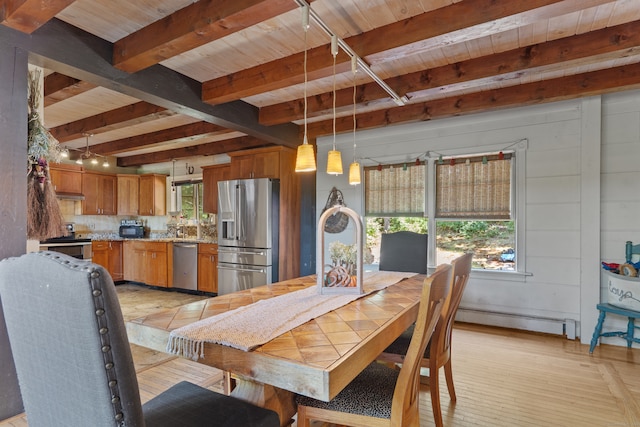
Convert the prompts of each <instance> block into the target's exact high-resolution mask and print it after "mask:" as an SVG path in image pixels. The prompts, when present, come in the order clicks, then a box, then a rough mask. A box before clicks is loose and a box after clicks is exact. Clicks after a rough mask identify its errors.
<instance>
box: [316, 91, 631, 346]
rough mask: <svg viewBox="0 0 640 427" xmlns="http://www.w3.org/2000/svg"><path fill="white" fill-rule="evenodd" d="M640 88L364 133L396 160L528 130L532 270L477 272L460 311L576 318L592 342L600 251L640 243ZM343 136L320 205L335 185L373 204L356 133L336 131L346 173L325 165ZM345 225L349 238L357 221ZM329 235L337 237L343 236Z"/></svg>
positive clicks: (505, 317)
mask: <svg viewBox="0 0 640 427" xmlns="http://www.w3.org/2000/svg"><path fill="white" fill-rule="evenodd" d="M639 95H640V93H639V92H627V93H622V94H612V95H609V96H607V97H604V98H601V97H593V98H587V99H582V100H574V101H565V102H559V103H553V104H545V105H541V106H534V107H525V108H518V109H510V110H505V111H501V112H496V113H490V114H476V115H470V116H465V117H456V118H451V119H446V120H438V121H434V122H421V123H415V124H410V125H402V126H393V127H391V126H390V127H387V128H382V129H374V130H368V131H363V132H358V133H357V136H356V142H357V156H358V157H359V158H361V159H362V158H370V159H374V160H375V161H377V162H381V163H396V162H403V161H415V158H416V156H418V155H423V154H424V153H426V152H427V151H436V152H469V153H473V152H474V151H475V152H479V151H482V150H483V149H487V148H488V147H491V149H492V150H495V147H496V144H497V145H498V146H500V144H504V147H506V146H508V145H509V144H512V143H513V142H515V141H518V140H521V139H527V140H528V149H527V151H526V180H525V181H526V182H525V185H526V200H525V205H526V225H525V232H524V233H523V234H524V236H519V238H520V239H524V243H525V246H526V259H525V265H526V271H527V273H529V274H530V275H528V276H517V277H504V275H503V276H499V275H497V274H493V275H483V274H479V273H474V274H472V277H471V280H470V282H469V284H468V286H467V290H466V291H465V294H464V297H463V300H462V303H461V309H460V311H459V313H458V319H459V320H464V321H471V322H477V323H486V324H497V325H501V326H507V327H514V328H519V329H528V330H536V331H542V332H550V333H558V334H561V333H563V326H566V328H567V334H568V336H572V335H573V334H574V333H575V334H576V335H577V336H580V338H581V341H582V342H583V343H588V342H589V341H590V339H591V334H592V332H593V327H594V326H595V322H596V319H597V310H596V309H595V305H596V303H597V302H599V288H600V281H599V280H600V278H599V273H600V261H601V260H607V261H616V262H620V261H622V260H623V259H624V242H625V241H626V240H634V241H637V242H639V243H640V226H639V225H638V221H637V219H636V218H637V216H638V215H637V214H638V212H639V211H640V190H639V189H638V188H637V186H635V185H634V184H635V183H636V182H640V143H639V141H640V96H639ZM601 128H602V138H601V135H600V133H601V131H600V129H601ZM332 141H333V138H323V139H319V140H318V155H317V156H318V173H317V205H318V215H319V214H320V213H321V211H322V207H323V206H324V204H325V202H326V199H327V195H328V193H329V190H330V189H331V187H332V186H334V185H335V186H336V187H337V188H339V189H340V190H341V191H342V192H343V193H344V195H345V200H346V203H347V205H348V206H349V207H351V208H353V209H355V210H357V211H358V212H360V213H362V212H363V196H362V186H356V187H352V186H350V185H349V184H348V181H347V174H346V171H347V169H348V165H349V163H350V162H351V159H352V153H353V139H352V135H351V134H344V135H338V137H337V139H336V142H337V146H338V149H339V150H341V151H342V153H343V163H344V165H343V166H344V168H345V174H343V175H341V176H338V177H335V176H329V175H327V174H326V173H324V170H325V168H326V156H327V151H328V150H329V149H330V148H331V147H330V146H331V143H332ZM601 146H602V150H601V149H600V148H601ZM601 153H602V161H600V155H601ZM375 161H372V160H366V159H362V160H361V163H363V164H365V165H369V166H371V165H375V164H376V163H375ZM601 164H602V174H600V165H601ZM600 185H602V202H601V200H600ZM600 212H602V224H603V225H602V227H600ZM347 233H351V234H347ZM343 234H345V235H347V237H346V238H345V240H348V239H349V238H350V236H351V235H352V234H353V231H352V230H351V231H350V230H347V231H345V232H344V233H343ZM325 239H326V242H325V245H327V244H328V243H329V242H330V241H331V240H335V239H340V240H342V239H343V236H342V235H326V237H325ZM600 240H602V245H601V244H600ZM601 247H602V253H603V256H602V257H601V256H600V252H601V249H600V248H601ZM621 322H622V321H621ZM616 323H617V322H611V323H610V324H611V325H612V326H619V325H617V324H616ZM622 323H624V322H622ZM608 325H609V323H608ZM610 342H611V343H612V344H619V345H621V344H623V343H624V341H622V340H619V339H618V340H610Z"/></svg>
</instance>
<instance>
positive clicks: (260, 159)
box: [229, 146, 300, 280]
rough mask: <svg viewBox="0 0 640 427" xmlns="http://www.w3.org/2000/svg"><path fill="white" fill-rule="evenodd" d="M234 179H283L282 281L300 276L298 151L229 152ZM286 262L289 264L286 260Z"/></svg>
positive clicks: (281, 221) (279, 276) (269, 149)
mask: <svg viewBox="0 0 640 427" xmlns="http://www.w3.org/2000/svg"><path fill="white" fill-rule="evenodd" d="M229 157H231V175H230V176H231V177H230V179H237V178H273V179H279V180H280V213H279V215H280V224H279V229H278V232H279V251H278V257H279V259H280V263H279V267H278V279H279V280H287V279H292V278H294V277H298V276H299V273H300V177H299V176H298V175H297V174H296V173H295V172H294V169H295V163H296V151H295V150H294V149H292V148H289V147H284V146H274V147H264V148H255V149H251V150H243V151H235V152H232V153H229ZM285 260H286V261H285Z"/></svg>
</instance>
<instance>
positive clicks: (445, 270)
mask: <svg viewBox="0 0 640 427" xmlns="http://www.w3.org/2000/svg"><path fill="white" fill-rule="evenodd" d="M450 287H451V266H450V265H449V264H444V265H442V266H439V267H438V269H437V270H436V271H435V272H434V273H433V274H432V275H431V276H430V277H429V278H427V279H426V280H425V286H424V287H423V290H422V295H421V298H420V308H419V310H418V317H417V320H416V327H415V331H414V334H413V336H412V339H411V344H410V346H409V350H408V352H407V356H406V358H405V360H404V362H405V363H404V364H403V365H402V369H400V371H397V370H396V369H393V368H390V367H388V366H386V365H383V364H380V363H376V362H373V363H371V364H370V365H369V366H368V367H367V368H365V370H364V371H362V372H361V373H360V374H359V375H358V376H357V377H356V378H355V379H354V380H353V381H352V382H351V383H349V384H348V385H347V386H346V387H345V388H344V389H343V390H342V391H341V392H340V393H338V395H337V396H336V397H335V398H333V399H332V400H331V401H330V402H323V401H320V400H316V399H312V398H310V397H306V396H297V397H296V402H297V403H298V426H299V427H309V426H310V420H319V421H324V422H327V423H336V424H341V425H349V426H354V427H371V426H373V425H375V426H389V427H391V426H419V425H420V411H419V402H420V398H419V392H420V359H421V358H422V354H423V353H424V349H425V348H426V346H427V342H428V341H429V339H430V338H431V334H432V333H433V330H434V328H435V326H436V323H437V322H438V320H439V319H440V317H441V313H442V311H443V307H444V304H445V299H446V298H447V296H448V295H449V293H450V292H449V289H450Z"/></svg>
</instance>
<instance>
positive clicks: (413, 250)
mask: <svg viewBox="0 0 640 427" xmlns="http://www.w3.org/2000/svg"><path fill="white" fill-rule="evenodd" d="M379 269H380V270H381V271H382V270H385V271H407V272H412V273H418V274H426V273H427V234H420V233H414V232H412V231H397V232H395V233H383V234H382V236H380V266H379Z"/></svg>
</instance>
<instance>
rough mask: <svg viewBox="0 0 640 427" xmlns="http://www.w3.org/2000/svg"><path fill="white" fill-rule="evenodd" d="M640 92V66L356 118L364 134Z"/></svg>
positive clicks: (327, 131)
mask: <svg viewBox="0 0 640 427" xmlns="http://www.w3.org/2000/svg"><path fill="white" fill-rule="evenodd" d="M638 88H640V64H631V65H623V66H620V67H616V68H609V69H605V70H600V71H592V72H589V73H583V74H576V75H573V76H568V77H561V78H556V79H550V80H543V81H539V82H534V83H527V84H523V85H519V86H514V87H507V88H502V89H495V90H488V91H484V92H477V93H472V94H468V95H461V96H453V97H449V98H443V99H437V100H433V101H429V102H424V103H418V104H411V105H405V106H403V107H396V108H392V109H386V110H379V111H372V112H367V113H363V114H359V115H357V116H356V126H357V129H360V130H362V129H373V128H379V127H384V126H391V125H395V124H399V123H411V122H418V121H426V120H435V119H441V118H446V117H453V116H462V115H466V114H471V113H477V112H486V111H494V110H498V109H503V108H514V107H522V106H526V105H534V104H542V103H549V102H556V101H563V100H566V99H574V98H581V97H586V96H593V95H601V94H605V93H611V92H619V91H623V90H633V89H638ZM352 130H353V117H341V118H338V119H337V120H336V132H339V133H342V132H349V131H352ZM307 132H308V134H310V135H313V137H314V138H315V137H318V136H322V135H331V134H332V133H333V122H332V120H325V121H321V122H314V123H309V124H308V126H307Z"/></svg>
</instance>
